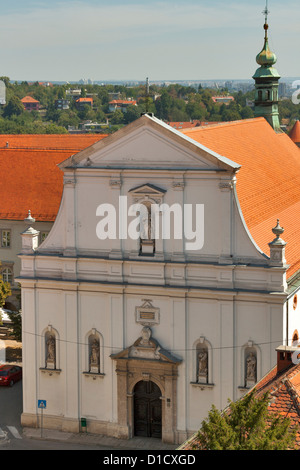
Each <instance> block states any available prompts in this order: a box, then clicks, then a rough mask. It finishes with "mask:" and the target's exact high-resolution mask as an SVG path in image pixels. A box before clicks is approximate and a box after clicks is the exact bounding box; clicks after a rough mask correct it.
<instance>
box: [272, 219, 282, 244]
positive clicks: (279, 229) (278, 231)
mask: <svg viewBox="0 0 300 470" xmlns="http://www.w3.org/2000/svg"><path fill="white" fill-rule="evenodd" d="M272 232H273V233H274V235H276V240H277V241H279V240H281V238H280V235H282V234H283V232H284V228H282V227H280V224H279V219H277V225H276V227H274V228H272ZM282 241H283V240H282Z"/></svg>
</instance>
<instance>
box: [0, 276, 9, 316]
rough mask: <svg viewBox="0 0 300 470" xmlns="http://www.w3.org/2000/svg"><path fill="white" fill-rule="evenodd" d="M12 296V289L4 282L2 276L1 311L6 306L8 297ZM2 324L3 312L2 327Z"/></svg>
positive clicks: (0, 287) (0, 284)
mask: <svg viewBox="0 0 300 470" xmlns="http://www.w3.org/2000/svg"><path fill="white" fill-rule="evenodd" d="M10 295H11V288H10V284H9V283H8V282H4V281H3V279H2V276H0V309H1V308H2V307H3V305H4V304H5V301H6V299H7V297H8V296H10ZM1 324H2V317H1V310H0V325H1Z"/></svg>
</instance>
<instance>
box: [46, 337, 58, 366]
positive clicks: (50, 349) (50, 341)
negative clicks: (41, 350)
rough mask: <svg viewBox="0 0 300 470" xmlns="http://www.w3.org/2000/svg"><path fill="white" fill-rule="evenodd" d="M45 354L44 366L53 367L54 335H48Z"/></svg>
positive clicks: (54, 358) (54, 355) (54, 356)
mask: <svg viewBox="0 0 300 470" xmlns="http://www.w3.org/2000/svg"><path fill="white" fill-rule="evenodd" d="M46 345H47V354H46V367H47V368H48V369H55V360H56V354H55V336H54V335H49V337H48V338H47V342H46Z"/></svg>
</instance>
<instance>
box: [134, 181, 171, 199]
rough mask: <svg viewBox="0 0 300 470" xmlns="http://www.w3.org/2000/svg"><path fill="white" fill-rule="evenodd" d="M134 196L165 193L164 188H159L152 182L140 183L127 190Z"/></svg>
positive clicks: (161, 194)
mask: <svg viewBox="0 0 300 470" xmlns="http://www.w3.org/2000/svg"><path fill="white" fill-rule="evenodd" d="M129 192H130V193H131V194H132V195H134V196H145V195H147V196H163V195H164V194H165V193H166V190H165V189H161V188H159V187H158V186H155V185H154V184H150V183H148V184H142V185H141V186H138V187H136V188H133V189H131V190H130V191H129Z"/></svg>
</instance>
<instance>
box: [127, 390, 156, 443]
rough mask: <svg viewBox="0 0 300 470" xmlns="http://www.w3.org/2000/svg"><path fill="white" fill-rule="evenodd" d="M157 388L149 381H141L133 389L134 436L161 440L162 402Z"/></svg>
mask: <svg viewBox="0 0 300 470" xmlns="http://www.w3.org/2000/svg"><path fill="white" fill-rule="evenodd" d="M160 397H161V391H160V389H159V387H158V386H157V385H156V384H155V383H154V382H151V381H147V382H146V381H141V382H138V383H137V384H136V386H135V387H134V434H135V436H141V437H157V438H161V430H162V402H161V398H160Z"/></svg>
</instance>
